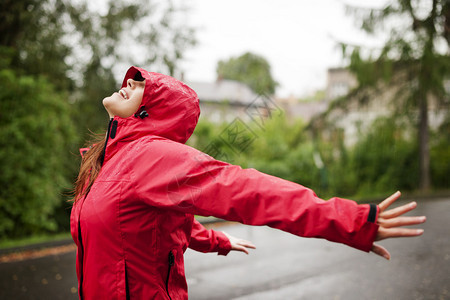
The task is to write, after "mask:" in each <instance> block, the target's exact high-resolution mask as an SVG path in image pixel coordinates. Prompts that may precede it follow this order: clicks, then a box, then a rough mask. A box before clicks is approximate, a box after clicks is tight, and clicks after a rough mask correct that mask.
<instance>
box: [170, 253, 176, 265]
mask: <svg viewBox="0 0 450 300" xmlns="http://www.w3.org/2000/svg"><path fill="white" fill-rule="evenodd" d="M174 263H175V256H173V253H172V251H170V252H169V266H173V264H174Z"/></svg>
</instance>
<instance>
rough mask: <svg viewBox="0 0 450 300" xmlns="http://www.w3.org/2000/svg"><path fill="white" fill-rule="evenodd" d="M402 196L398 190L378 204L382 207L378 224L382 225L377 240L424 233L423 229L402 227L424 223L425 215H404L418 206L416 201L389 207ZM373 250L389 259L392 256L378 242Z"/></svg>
mask: <svg viewBox="0 0 450 300" xmlns="http://www.w3.org/2000/svg"><path fill="white" fill-rule="evenodd" d="M400 196H401V193H400V192H396V193H394V194H393V195H391V196H390V197H388V198H386V199H385V200H384V201H383V202H381V203H380V204H379V205H378V207H379V208H380V214H379V216H378V220H377V224H378V225H380V227H379V228H378V232H377V236H376V238H375V241H381V240H384V239H389V238H396V237H415V236H419V235H422V233H423V229H412V228H402V227H403V226H409V225H417V224H422V223H424V222H425V221H426V217H425V216H412V217H409V216H408V217H405V216H403V215H404V214H405V213H407V212H409V211H412V210H414V209H415V208H416V207H417V203H416V202H411V203H408V204H405V205H402V206H400V207H397V208H393V209H388V208H389V206H391V204H392V203H394V202H395V201H396V200H397V199H398V198H400ZM372 252H374V253H375V254H377V255H380V256H382V257H384V258H386V259H388V260H389V259H390V258H391V254H390V253H389V251H388V250H387V249H386V248H384V247H382V246H380V245H378V244H373V246H372Z"/></svg>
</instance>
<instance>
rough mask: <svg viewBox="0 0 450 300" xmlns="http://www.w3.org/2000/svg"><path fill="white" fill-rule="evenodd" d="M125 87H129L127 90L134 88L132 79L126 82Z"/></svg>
mask: <svg viewBox="0 0 450 300" xmlns="http://www.w3.org/2000/svg"><path fill="white" fill-rule="evenodd" d="M127 86H128V87H129V88H134V80H133V79H131V78H130V79H128V80H127Z"/></svg>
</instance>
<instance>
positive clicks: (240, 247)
mask: <svg viewBox="0 0 450 300" xmlns="http://www.w3.org/2000/svg"><path fill="white" fill-rule="evenodd" d="M189 248H191V249H193V250H195V251H199V252H203V253H207V252H218V254H219V255H227V254H228V253H229V252H230V251H242V252H245V253H246V254H248V250H247V248H252V249H255V248H256V247H255V246H254V245H253V244H252V243H251V242H249V241H246V240H243V239H240V238H236V237H234V236H232V235H229V234H228V233H226V232H221V231H216V230H212V229H206V228H205V227H204V226H203V225H202V224H201V223H200V222H198V221H197V220H195V219H194V223H193V225H192V231H191V239H190V241H189Z"/></svg>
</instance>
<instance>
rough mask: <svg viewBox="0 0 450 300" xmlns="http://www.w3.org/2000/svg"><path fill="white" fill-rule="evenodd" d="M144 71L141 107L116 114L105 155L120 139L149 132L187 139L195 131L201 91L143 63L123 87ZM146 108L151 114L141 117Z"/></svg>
mask: <svg viewBox="0 0 450 300" xmlns="http://www.w3.org/2000/svg"><path fill="white" fill-rule="evenodd" d="M137 72H140V73H141V75H142V77H143V78H144V79H145V88H144V95H143V97H142V103H141V105H140V107H139V109H138V110H137V111H136V113H135V114H134V115H132V116H131V117H129V118H120V117H117V116H116V117H114V119H113V120H112V122H110V126H109V128H108V135H109V138H108V141H107V147H106V149H105V150H106V153H105V159H107V156H110V155H111V154H113V153H114V152H115V151H114V149H113V148H116V147H115V146H116V145H117V143H118V142H124V141H130V140H135V139H138V138H140V137H143V136H147V135H156V136H160V137H164V138H167V139H170V140H173V141H176V142H179V143H183V144H184V143H186V141H187V140H188V139H189V137H190V136H191V135H192V133H193V132H194V129H195V126H196V125H197V122H198V118H199V115H200V107H199V100H198V96H197V94H196V93H195V92H194V90H192V89H191V88H190V87H188V86H187V85H186V84H184V83H182V82H181V81H179V80H177V79H175V78H173V77H170V76H167V75H163V74H159V73H154V72H148V71H146V70H144V69H142V68H139V67H134V66H133V67H131V68H129V69H128V71H127V73H126V75H125V78H124V79H123V83H122V87H126V82H127V80H128V79H129V78H131V79H133V78H134V76H135V75H136V73H137ZM143 110H145V111H146V112H147V114H148V116H146V117H144V118H141V117H140V116H139V113H140V112H142V111H143Z"/></svg>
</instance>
